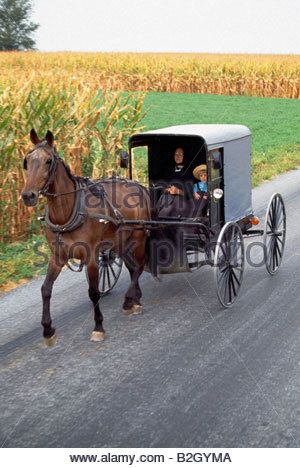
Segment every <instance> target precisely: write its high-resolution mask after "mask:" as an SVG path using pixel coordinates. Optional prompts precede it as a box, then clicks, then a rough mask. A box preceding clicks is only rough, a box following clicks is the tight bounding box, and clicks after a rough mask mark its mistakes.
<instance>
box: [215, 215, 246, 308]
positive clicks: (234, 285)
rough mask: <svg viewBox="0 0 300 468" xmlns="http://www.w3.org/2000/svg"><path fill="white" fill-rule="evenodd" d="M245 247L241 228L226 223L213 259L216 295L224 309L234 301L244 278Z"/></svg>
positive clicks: (231, 223) (232, 223)
mask: <svg viewBox="0 0 300 468" xmlns="http://www.w3.org/2000/svg"><path fill="white" fill-rule="evenodd" d="M244 267H245V247H244V239H243V234H242V231H241V228H240V227H239V225H238V224H237V223H234V222H229V223H226V224H225V226H224V227H223V229H222V230H221V232H220V235H219V237H218V242H217V246H216V249H215V257H214V276H215V284H216V290H217V295H218V298H219V301H220V302H221V304H222V305H223V306H224V307H230V306H231V305H232V304H233V303H234V301H235V300H236V298H237V296H238V294H239V291H240V288H241V285H242V281H243V276H244Z"/></svg>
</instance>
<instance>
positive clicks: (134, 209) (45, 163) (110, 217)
mask: <svg viewBox="0 0 300 468" xmlns="http://www.w3.org/2000/svg"><path fill="white" fill-rule="evenodd" d="M30 139H31V141H32V143H33V144H34V148H33V149H32V150H31V151H30V152H29V153H28V154H27V155H26V157H25V159H24V168H25V169H26V170H27V179H26V184H25V187H24V190H23V192H22V198H23V201H24V203H25V204H26V205H27V206H35V205H36V204H37V202H38V198H39V196H40V195H43V196H45V197H46V198H47V206H46V213H45V221H46V238H47V241H48V244H49V246H50V249H51V258H50V261H49V264H48V271H47V275H46V279H45V281H44V283H43V286H42V298H43V314H42V325H43V328H44V329H43V335H44V339H45V342H46V344H47V345H51V344H54V343H55V342H56V336H55V328H53V327H52V325H51V323H52V321H51V315H50V298H51V293H52V287H53V283H54V281H55V280H56V278H57V277H58V275H59V274H60V272H61V270H62V268H63V266H64V265H65V264H66V263H67V261H68V260H69V259H70V258H76V259H79V260H80V261H81V263H82V264H84V265H86V268H87V277H88V283H89V297H90V299H91V301H92V302H93V306H94V319H95V328H94V331H93V332H92V335H91V340H92V341H101V340H102V339H104V338H105V331H104V328H103V326H102V322H103V316H102V313H101V310H100V307H99V300H100V292H99V284H98V283H99V261H98V259H99V252H102V251H104V250H107V249H111V250H113V251H114V252H116V254H117V255H119V256H120V257H122V258H123V259H124V261H125V265H126V267H127V268H128V270H129V273H130V276H131V284H130V286H129V289H128V291H127V292H126V294H125V299H124V304H123V312H124V313H125V314H126V315H130V314H137V313H140V312H141V303H140V299H141V296H142V293H141V290H140V287H139V283H138V280H139V277H140V275H141V273H142V272H143V268H144V264H145V245H146V236H147V234H146V232H145V230H143V229H136V228H137V226H134V225H132V226H131V227H130V228H128V227H126V228H124V226H122V220H124V219H131V220H148V219H149V216H150V214H149V213H150V211H149V206H150V205H149V197H148V193H147V191H146V190H145V189H144V188H143V187H142V186H141V185H139V184H138V183H136V182H133V181H129V180H126V179H121V178H116V177H113V178H110V179H103V180H100V181H97V182H93V181H91V180H89V179H87V178H83V177H78V176H74V175H72V174H71V172H70V170H69V168H68V167H67V166H66V165H65V163H64V162H63V160H62V159H61V158H60V157H59V155H58V154H57V152H56V149H55V146H54V136H53V134H52V133H51V132H50V131H48V132H47V134H46V137H45V139H44V140H40V139H39V138H38V136H37V134H36V132H35V130H31V132H30ZM99 221H100V222H99Z"/></svg>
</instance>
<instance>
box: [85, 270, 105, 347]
mask: <svg viewBox="0 0 300 468" xmlns="http://www.w3.org/2000/svg"><path fill="white" fill-rule="evenodd" d="M87 274H88V282H89V296H90V299H91V301H92V302H93V305H94V319H95V328H94V331H93V332H92V335H91V341H102V340H103V339H104V338H105V330H104V328H103V326H102V322H103V315H102V312H101V310H100V307H99V301H100V291H99V266H98V265H97V264H95V263H89V264H88V266H87Z"/></svg>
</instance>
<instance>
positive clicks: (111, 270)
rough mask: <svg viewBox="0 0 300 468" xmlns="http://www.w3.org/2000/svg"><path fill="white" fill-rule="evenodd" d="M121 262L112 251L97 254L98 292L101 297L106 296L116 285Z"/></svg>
mask: <svg viewBox="0 0 300 468" xmlns="http://www.w3.org/2000/svg"><path fill="white" fill-rule="evenodd" d="M122 266H123V260H122V258H121V257H118V255H117V254H116V253H115V252H113V251H112V250H106V251H105V252H100V253H99V291H100V294H101V296H105V295H106V294H108V293H109V292H110V291H111V290H112V289H113V288H114V287H115V285H116V284H117V281H118V279H119V276H120V274H121V270H122Z"/></svg>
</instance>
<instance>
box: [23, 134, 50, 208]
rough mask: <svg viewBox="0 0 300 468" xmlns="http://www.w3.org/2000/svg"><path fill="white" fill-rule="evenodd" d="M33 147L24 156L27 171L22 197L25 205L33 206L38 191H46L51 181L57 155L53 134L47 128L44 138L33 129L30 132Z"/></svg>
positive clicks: (35, 202)
mask: <svg viewBox="0 0 300 468" xmlns="http://www.w3.org/2000/svg"><path fill="white" fill-rule="evenodd" d="M30 140H31V141H32V143H33V144H34V148H33V149H32V150H31V151H29V153H27V155H26V156H25V158H24V169H25V170H26V172H27V177H26V183H25V187H24V189H23V192H22V199H23V202H24V203H25V205H27V206H35V205H36V204H37V201H38V197H39V194H40V193H46V192H47V190H48V188H49V185H50V184H51V183H52V182H53V179H54V175H55V170H56V166H57V158H58V157H57V155H56V152H55V148H54V136H53V134H52V133H51V132H50V131H49V130H48V132H47V133H46V136H45V138H44V140H40V139H39V137H38V136H37V133H36V131H35V130H33V129H32V130H31V132H30Z"/></svg>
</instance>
